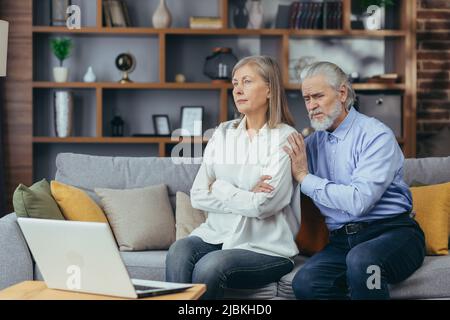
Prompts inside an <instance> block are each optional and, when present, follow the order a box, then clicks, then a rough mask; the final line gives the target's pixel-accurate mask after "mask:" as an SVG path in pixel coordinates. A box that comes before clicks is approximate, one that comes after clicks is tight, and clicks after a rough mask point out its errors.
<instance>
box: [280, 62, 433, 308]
mask: <svg viewBox="0 0 450 320" xmlns="http://www.w3.org/2000/svg"><path fill="white" fill-rule="evenodd" d="M302 94H303V98H304V100H305V103H306V108H307V110H308V113H309V117H310V119H311V125H312V127H313V128H314V129H315V130H316V132H315V133H314V134H312V135H311V136H309V137H308V138H306V139H305V140H303V138H302V136H301V135H299V134H294V135H292V136H290V137H289V142H290V144H291V149H289V148H285V151H286V152H287V153H288V154H289V155H290V156H291V159H292V172H293V175H294V177H295V179H296V180H297V181H298V182H299V183H300V184H301V191H302V192H303V193H304V194H305V195H307V196H308V197H310V198H311V199H312V200H313V201H314V203H315V204H316V206H317V207H318V208H319V209H320V211H321V213H322V215H323V216H324V217H325V221H326V224H327V226H328V229H329V231H330V242H329V244H328V245H327V246H326V247H325V248H324V249H323V250H322V251H321V252H319V253H317V254H316V255H314V256H313V257H312V258H311V259H309V260H308V261H307V262H306V264H305V265H304V266H303V267H302V268H301V269H300V270H299V272H298V273H297V274H296V276H295V277H294V279H293V282H292V286H293V290H294V293H295V295H296V297H297V298H298V299H346V298H352V299H387V298H389V289H388V283H396V282H400V281H403V280H405V279H406V278H407V277H409V276H410V275H411V274H412V273H413V272H414V271H415V270H416V269H417V268H419V267H420V266H421V265H422V262H423V259H424V255H425V244H424V234H423V232H422V230H421V229H420V227H419V225H418V224H417V223H416V221H415V220H414V219H412V218H411V215H410V213H411V209H412V198H411V193H410V191H409V188H408V186H407V185H406V184H405V182H404V181H403V162H404V157H403V154H402V151H401V149H400V147H399V146H398V143H397V141H396V138H395V136H394V134H393V133H392V131H391V130H390V129H389V128H388V127H386V126H385V125H384V124H383V123H381V122H380V121H378V120H376V119H374V118H369V117H367V116H364V115H362V114H360V113H359V112H357V111H356V110H355V109H354V108H352V105H353V100H354V95H355V94H354V91H353V89H352V87H351V84H350V83H349V81H348V79H347V76H346V74H345V73H344V72H343V71H342V70H341V69H340V68H339V67H338V66H336V65H334V64H332V63H329V62H318V63H315V64H313V65H311V66H309V67H308V68H307V69H306V70H305V71H304V72H303V75H302Z"/></svg>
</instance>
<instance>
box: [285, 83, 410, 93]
mask: <svg viewBox="0 0 450 320" xmlns="http://www.w3.org/2000/svg"><path fill="white" fill-rule="evenodd" d="M352 87H353V89H355V90H358V91H361V90H367V91H370V90H380V91H381V90H405V85H404V84H403V83H354V84H353V85H352ZM285 88H286V90H301V85H300V84H295V83H290V84H288V85H285Z"/></svg>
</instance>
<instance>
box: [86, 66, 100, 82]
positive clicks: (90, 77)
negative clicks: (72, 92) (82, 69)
mask: <svg viewBox="0 0 450 320" xmlns="http://www.w3.org/2000/svg"><path fill="white" fill-rule="evenodd" d="M95 80H97V77H96V76H95V73H94V70H93V69H92V66H89V68H88V69H87V71H86V73H85V75H84V77H83V81H84V82H95Z"/></svg>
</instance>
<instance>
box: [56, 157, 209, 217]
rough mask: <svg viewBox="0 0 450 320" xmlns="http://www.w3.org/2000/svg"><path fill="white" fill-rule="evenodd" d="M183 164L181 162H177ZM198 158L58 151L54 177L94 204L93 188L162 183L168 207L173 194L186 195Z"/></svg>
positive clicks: (193, 177)
mask: <svg viewBox="0 0 450 320" xmlns="http://www.w3.org/2000/svg"><path fill="white" fill-rule="evenodd" d="M180 163H183V164H180ZM200 163H201V159H199V158H175V159H172V158H156V157H104V156H91V155H85V154H75V153H60V154H58V156H57V157H56V168H57V171H56V176H55V180H57V181H61V182H63V183H66V184H69V185H72V186H75V187H77V188H80V189H82V190H84V191H86V192H87V193H88V194H89V196H91V197H92V198H93V199H94V200H95V201H96V202H97V203H99V198H98V196H97V195H96V194H95V192H94V188H109V189H133V188H143V187H147V186H152V185H158V184H166V185H167V188H168V191H169V199H170V203H171V205H172V209H173V210H174V211H175V194H176V192H177V191H182V192H184V193H186V194H189V191H190V189H191V186H192V183H193V182H194V179H195V176H196V175H197V171H198V169H199V168H200Z"/></svg>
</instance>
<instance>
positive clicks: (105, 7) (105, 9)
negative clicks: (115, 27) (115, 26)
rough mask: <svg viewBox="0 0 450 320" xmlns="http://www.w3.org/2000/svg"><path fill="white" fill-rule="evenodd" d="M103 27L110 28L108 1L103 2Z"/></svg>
mask: <svg viewBox="0 0 450 320" xmlns="http://www.w3.org/2000/svg"><path fill="white" fill-rule="evenodd" d="M103 25H104V26H106V27H112V22H111V15H110V13H109V1H107V0H105V1H103Z"/></svg>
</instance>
